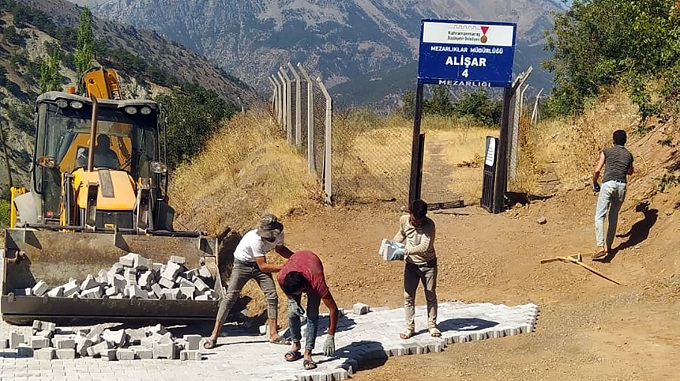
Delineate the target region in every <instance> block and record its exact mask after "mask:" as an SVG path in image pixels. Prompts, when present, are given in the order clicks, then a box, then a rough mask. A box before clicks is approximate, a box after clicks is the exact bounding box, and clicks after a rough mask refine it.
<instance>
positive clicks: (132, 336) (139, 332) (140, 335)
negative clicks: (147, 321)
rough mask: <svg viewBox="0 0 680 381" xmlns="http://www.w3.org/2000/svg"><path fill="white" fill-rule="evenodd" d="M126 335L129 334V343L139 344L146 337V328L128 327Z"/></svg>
mask: <svg viewBox="0 0 680 381" xmlns="http://www.w3.org/2000/svg"><path fill="white" fill-rule="evenodd" d="M125 335H126V336H127V342H128V343H130V344H132V345H139V343H140V342H141V341H142V339H145V338H146V330H145V329H144V328H137V329H132V328H128V329H126V330H125Z"/></svg>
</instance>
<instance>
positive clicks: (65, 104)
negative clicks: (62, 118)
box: [57, 99, 68, 108]
mask: <svg viewBox="0 0 680 381" xmlns="http://www.w3.org/2000/svg"><path fill="white" fill-rule="evenodd" d="M57 106H58V107H59V108H66V107H68V101H67V100H66V99H57Z"/></svg>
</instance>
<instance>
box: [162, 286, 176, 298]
mask: <svg viewBox="0 0 680 381" xmlns="http://www.w3.org/2000/svg"><path fill="white" fill-rule="evenodd" d="M162 295H163V297H164V298H165V299H168V300H176V299H179V298H180V291H179V288H166V289H164V290H163V292H162Z"/></svg>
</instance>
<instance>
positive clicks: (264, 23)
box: [81, 0, 562, 94]
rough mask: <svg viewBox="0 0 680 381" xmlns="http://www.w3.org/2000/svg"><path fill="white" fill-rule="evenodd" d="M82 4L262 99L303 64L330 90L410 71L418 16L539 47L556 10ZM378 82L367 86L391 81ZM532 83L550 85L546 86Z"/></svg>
mask: <svg viewBox="0 0 680 381" xmlns="http://www.w3.org/2000/svg"><path fill="white" fill-rule="evenodd" d="M81 2H82V1H81ZM88 3H89V4H91V5H93V12H94V13H95V14H97V15H101V16H103V17H106V18H109V19H112V20H117V21H119V22H124V23H128V24H130V25H134V26H136V27H139V28H149V29H153V30H156V31H158V32H159V33H162V34H164V35H166V36H168V37H170V38H171V39H173V40H175V41H178V42H180V43H182V44H184V45H185V46H188V47H190V48H192V49H194V50H196V51H198V52H200V53H202V54H204V55H206V56H207V57H208V58H209V59H211V60H212V61H213V62H215V63H217V64H219V65H220V66H222V67H224V68H225V69H227V70H228V71H230V72H233V73H235V74H236V75H237V76H238V77H240V78H244V79H245V80H246V81H248V83H250V84H252V85H253V86H255V87H256V88H257V89H258V90H260V91H263V92H264V91H268V89H269V86H270V84H269V81H268V79H267V77H268V76H269V75H271V74H274V73H275V72H276V71H277V70H278V69H279V67H280V66H281V65H285V64H286V63H287V62H292V63H294V64H295V63H297V62H301V63H302V64H303V65H304V66H305V67H306V68H307V69H308V71H309V72H311V73H312V74H313V75H314V76H321V77H322V78H323V79H324V81H325V83H326V85H327V86H328V87H332V86H334V85H336V84H339V83H344V82H348V81H352V80H354V79H357V78H359V77H361V76H362V75H366V74H368V73H377V74H376V75H374V76H375V77H378V76H382V74H381V73H382V72H385V71H390V70H395V69H397V68H399V67H402V66H405V65H409V64H412V63H413V62H414V61H415V60H416V59H417V54H418V41H419V33H420V21H421V19H424V18H435V19H462V20H488V21H511V22H517V24H518V40H519V41H521V44H522V45H523V46H533V45H536V44H541V41H542V39H543V32H544V30H546V29H550V28H551V27H552V15H551V12H555V11H561V10H562V8H560V7H558V6H557V5H556V4H555V3H553V2H551V1H548V0H517V1H512V2H509V1H507V0H487V1H478V0H462V1H456V2H450V1H443V0H427V1H418V0H407V1H403V0H402V1H382V0H380V1H378V0H354V1H338V0H324V1H308V0H305V1H296V2H286V3H281V2H278V1H273V0H257V1H249V2H245V3H244V2H242V1H236V0H229V1H218V0H203V1H186V2H166V1H162V0H134V1H133V0H108V1H104V0H102V1H99V0H98V1H96V2H88ZM542 58H543V56H542V55H541V56H537V55H534V54H533V53H527V56H526V57H524V58H523V59H522V60H520V61H525V62H528V63H530V64H531V65H533V66H534V69H535V70H538V69H539V61H540V60H541V59H542ZM524 69H526V67H523V68H521V69H520V70H524ZM536 78H540V77H539V76H535V78H534V79H536ZM406 79H407V82H408V80H409V79H410V78H408V77H407V78H406ZM542 80H544V78H543V79H542ZM400 81H401V79H400ZM379 82H380V81H375V82H372V83H371V86H372V87H373V88H374V89H375V88H379V87H389V86H390V85H391V84H393V83H394V82H392V83H385V84H382V83H379ZM364 85H365V83H364ZM359 86H360V85H357V87H359ZM536 86H538V87H539V88H540V87H549V81H546V82H540V83H538V82H537V84H536ZM391 90H392V89H389V88H388V89H384V92H385V93H388V94H389V93H390V91H391ZM400 90H403V88H401V89H400Z"/></svg>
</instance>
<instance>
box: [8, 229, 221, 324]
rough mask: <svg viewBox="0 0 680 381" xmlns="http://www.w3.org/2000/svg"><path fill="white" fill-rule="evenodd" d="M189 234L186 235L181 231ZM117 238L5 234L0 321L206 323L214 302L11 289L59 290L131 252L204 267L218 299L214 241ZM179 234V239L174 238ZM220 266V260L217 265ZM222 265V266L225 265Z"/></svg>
mask: <svg viewBox="0 0 680 381" xmlns="http://www.w3.org/2000/svg"><path fill="white" fill-rule="evenodd" d="M187 233H190V232H187ZM167 235H168V236H158V235H155V236H150V235H123V234H114V233H108V234H106V233H85V232H64V231H50V230H35V229H26V228H22V229H7V230H6V231H5V250H4V253H3V254H2V261H1V262H0V266H1V268H0V270H1V272H2V296H1V298H2V299H1V300H0V310H1V312H2V318H3V320H5V321H6V322H9V323H12V324H29V323H30V322H31V321H32V320H34V319H39V320H48V321H53V322H69V323H73V322H75V321H127V320H134V321H150V322H157V321H164V322H168V321H172V322H187V321H191V320H212V319H214V318H215V316H216V313H217V307H218V302H217V301H216V300H209V301H208V300H206V301H199V300H191V299H185V300H165V299H114V298H96V299H85V298H83V299H80V298H74V297H50V296H24V295H21V293H20V292H16V290H22V289H26V288H31V287H33V286H35V285H36V283H37V282H39V281H41V280H42V281H44V282H46V283H47V285H48V286H49V287H55V286H60V285H63V284H66V283H67V282H69V280H70V279H71V278H73V279H76V280H77V281H78V282H82V281H83V280H84V279H85V278H86V277H87V275H92V276H96V275H97V274H98V272H99V271H100V270H102V269H103V270H108V269H110V268H111V266H112V265H113V264H114V263H116V262H118V260H119V258H120V257H122V256H125V255H126V254H128V253H137V254H140V255H142V256H143V257H145V258H148V259H151V260H152V261H153V262H155V263H167V262H168V260H169V259H170V257H171V256H172V255H176V256H182V257H185V258H186V263H185V267H186V268H187V269H195V268H199V267H201V266H202V265H206V266H207V267H208V269H210V272H211V274H212V276H213V279H214V284H209V286H210V287H211V288H213V289H214V291H215V293H216V294H217V295H218V296H220V295H221V294H222V286H221V285H222V282H221V279H220V271H219V269H218V265H217V264H218V255H217V248H218V243H217V239H214V240H212V241H211V240H208V239H206V238H204V237H201V236H200V235H199V234H197V233H196V234H195V236H193V237H192V236H187V235H191V234H184V235H185V236H172V235H173V233H170V232H168V233H167ZM175 235H182V234H175ZM223 262H225V261H223ZM227 262H228V261H227Z"/></svg>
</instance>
